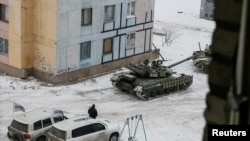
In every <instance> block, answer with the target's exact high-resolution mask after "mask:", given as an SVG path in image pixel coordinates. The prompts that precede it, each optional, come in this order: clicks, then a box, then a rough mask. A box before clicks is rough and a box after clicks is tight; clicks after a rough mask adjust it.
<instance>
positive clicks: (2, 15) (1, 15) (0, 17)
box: [0, 3, 9, 22]
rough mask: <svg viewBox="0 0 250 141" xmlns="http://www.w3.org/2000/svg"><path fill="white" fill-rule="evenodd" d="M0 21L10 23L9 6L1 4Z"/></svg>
mask: <svg viewBox="0 0 250 141" xmlns="http://www.w3.org/2000/svg"><path fill="white" fill-rule="evenodd" d="M0 21H4V22H9V6H8V5H5V4H1V3H0Z"/></svg>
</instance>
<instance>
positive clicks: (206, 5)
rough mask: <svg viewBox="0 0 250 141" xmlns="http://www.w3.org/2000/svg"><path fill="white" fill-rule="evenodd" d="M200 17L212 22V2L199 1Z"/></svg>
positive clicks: (208, 0) (209, 0) (210, 0)
mask: <svg viewBox="0 0 250 141" xmlns="http://www.w3.org/2000/svg"><path fill="white" fill-rule="evenodd" d="M200 17H201V18H204V19H208V20H212V19H213V17H214V0H201V9H200Z"/></svg>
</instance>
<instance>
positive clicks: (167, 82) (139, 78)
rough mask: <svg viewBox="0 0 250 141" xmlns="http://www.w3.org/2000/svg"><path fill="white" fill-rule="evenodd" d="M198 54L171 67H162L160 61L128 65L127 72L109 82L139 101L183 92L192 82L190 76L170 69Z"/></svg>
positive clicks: (116, 75)
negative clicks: (134, 96)
mask: <svg viewBox="0 0 250 141" xmlns="http://www.w3.org/2000/svg"><path fill="white" fill-rule="evenodd" d="M197 55H199V54H196V55H192V56H190V57H188V58H186V59H183V60H181V61H178V62H176V63H174V64H172V65H169V66H164V65H163V61H162V60H157V61H152V62H149V61H148V60H145V61H144V62H143V63H129V64H128V65H127V66H126V68H127V69H129V71H128V72H121V73H118V74H114V75H113V76H112V77H111V78H110V81H111V82H112V85H113V86H114V87H117V88H118V89H120V90H122V91H127V92H129V93H130V94H132V95H136V96H138V97H139V98H140V99H143V100H149V99H152V98H154V97H157V96H159V95H163V94H168V93H170V92H174V91H178V90H185V89H187V88H188V87H189V86H190V85H191V84H192V82H193V76H192V75H186V74H183V73H181V74H178V73H176V72H174V71H173V70H172V69H171V68H172V67H174V66H176V65H179V64H181V63H183V62H185V61H188V60H190V59H192V58H194V57H196V56H197Z"/></svg>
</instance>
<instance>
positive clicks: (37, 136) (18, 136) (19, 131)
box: [7, 108, 67, 141]
mask: <svg viewBox="0 0 250 141" xmlns="http://www.w3.org/2000/svg"><path fill="white" fill-rule="evenodd" d="M65 119H67V117H65V115H64V114H63V112H62V111H61V110H58V109H56V110H53V109H45V108H39V109H35V110H33V111H30V112H26V113H23V114H21V115H18V116H16V117H15V118H14V119H13V120H12V122H11V124H10V125H9V126H8V133H7V135H8V137H9V138H12V139H13V140H14V141H45V140H46V136H45V134H46V132H47V131H48V130H49V129H50V128H51V127H52V125H53V124H55V123H57V122H60V121H63V120H65Z"/></svg>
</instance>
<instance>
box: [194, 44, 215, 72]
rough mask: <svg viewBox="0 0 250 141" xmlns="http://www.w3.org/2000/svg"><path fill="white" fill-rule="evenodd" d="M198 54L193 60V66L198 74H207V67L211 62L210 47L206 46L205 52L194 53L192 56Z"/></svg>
mask: <svg viewBox="0 0 250 141" xmlns="http://www.w3.org/2000/svg"><path fill="white" fill-rule="evenodd" d="M196 54H199V55H198V56H196V57H194V58H193V64H194V66H195V67H196V69H197V70H198V71H200V72H204V73H208V66H209V64H210V62H211V59H212V57H211V50H210V46H207V47H206V48H205V50H201V49H200V50H199V51H194V52H193V55H196Z"/></svg>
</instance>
